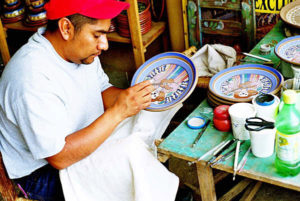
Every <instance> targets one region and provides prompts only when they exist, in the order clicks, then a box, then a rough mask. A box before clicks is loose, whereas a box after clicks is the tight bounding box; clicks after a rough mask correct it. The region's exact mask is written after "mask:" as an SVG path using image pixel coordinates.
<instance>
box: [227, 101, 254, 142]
mask: <svg viewBox="0 0 300 201" xmlns="http://www.w3.org/2000/svg"><path fill="white" fill-rule="evenodd" d="M228 112H229V115H230V119H231V125H232V132H233V136H234V138H236V139H239V140H248V139H249V138H250V135H249V131H248V130H247V129H246V128H245V122H246V118H248V117H255V114H256V110H255V107H254V106H253V105H252V104H251V103H235V104H233V105H231V106H230V107H229V109H228Z"/></svg>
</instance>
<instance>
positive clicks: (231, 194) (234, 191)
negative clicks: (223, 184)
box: [218, 179, 253, 201]
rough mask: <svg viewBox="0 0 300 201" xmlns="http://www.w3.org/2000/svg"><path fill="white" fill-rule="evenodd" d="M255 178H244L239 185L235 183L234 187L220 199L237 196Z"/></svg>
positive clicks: (226, 200)
mask: <svg viewBox="0 0 300 201" xmlns="http://www.w3.org/2000/svg"><path fill="white" fill-rule="evenodd" d="M252 181H253V180H251V179H243V180H242V181H240V182H239V183H238V184H237V185H235V186H234V187H233V188H232V189H230V190H229V191H228V192H227V193H226V194H224V195H223V196H222V197H221V198H220V199H219V200H218V201H230V200H232V199H233V198H234V197H235V196H237V195H238V194H240V193H241V192H242V191H243V190H244V189H245V188H246V187H247V186H248V185H249V184H250V183H251V182H252Z"/></svg>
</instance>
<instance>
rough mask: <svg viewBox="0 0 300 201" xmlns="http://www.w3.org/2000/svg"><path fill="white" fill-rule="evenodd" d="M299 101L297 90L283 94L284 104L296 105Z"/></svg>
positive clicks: (286, 91) (289, 90)
mask: <svg viewBox="0 0 300 201" xmlns="http://www.w3.org/2000/svg"><path fill="white" fill-rule="evenodd" d="M296 101H297V92H296V91H295V90H291V89H288V90H285V91H284V92H283V102H284V103H286V104H295V103H296Z"/></svg>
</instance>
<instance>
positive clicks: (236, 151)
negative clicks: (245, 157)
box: [232, 140, 241, 181]
mask: <svg viewBox="0 0 300 201" xmlns="http://www.w3.org/2000/svg"><path fill="white" fill-rule="evenodd" d="M240 145H241V141H240V140H238V141H237V144H236V149H235V155H234V164H233V178H232V180H233V181H234V180H235V175H236V172H237V165H238V160H239V152H240Z"/></svg>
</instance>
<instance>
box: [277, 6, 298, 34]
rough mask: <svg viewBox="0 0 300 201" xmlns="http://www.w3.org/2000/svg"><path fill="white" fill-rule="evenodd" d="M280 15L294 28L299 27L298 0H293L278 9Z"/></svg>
mask: <svg viewBox="0 0 300 201" xmlns="http://www.w3.org/2000/svg"><path fill="white" fill-rule="evenodd" d="M280 17H281V19H282V20H283V21H284V22H285V23H288V24H289V25H291V26H294V27H296V28H300V1H294V2H291V3H289V4H287V5H286V6H284V7H283V8H282V9H281V10H280Z"/></svg>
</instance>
